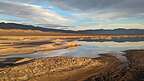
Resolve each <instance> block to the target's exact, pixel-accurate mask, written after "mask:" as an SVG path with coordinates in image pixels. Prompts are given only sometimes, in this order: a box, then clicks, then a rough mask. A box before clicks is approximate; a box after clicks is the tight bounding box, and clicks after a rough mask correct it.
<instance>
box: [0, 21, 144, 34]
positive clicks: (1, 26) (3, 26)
mask: <svg viewBox="0 0 144 81" xmlns="http://www.w3.org/2000/svg"><path fill="white" fill-rule="evenodd" d="M0 29H20V30H37V31H41V32H56V33H57V32H59V33H74V34H144V29H114V30H105V29H98V30H80V31H72V30H60V29H51V28H43V27H38V26H37V27H36V26H32V25H23V24H15V23H0Z"/></svg>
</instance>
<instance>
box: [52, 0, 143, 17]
mask: <svg viewBox="0 0 144 81" xmlns="http://www.w3.org/2000/svg"><path fill="white" fill-rule="evenodd" d="M52 3H53V4H54V5H56V6H59V7H61V8H63V9H66V10H72V11H75V12H77V13H76V15H79V16H80V15H82V16H83V17H89V18H95V19H117V18H125V17H132V16H139V14H141V13H144V5H143V4H144V0H53V1H52Z"/></svg>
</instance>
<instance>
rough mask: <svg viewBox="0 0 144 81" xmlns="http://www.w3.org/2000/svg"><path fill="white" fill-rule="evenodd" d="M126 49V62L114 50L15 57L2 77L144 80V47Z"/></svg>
mask: <svg viewBox="0 0 144 81" xmlns="http://www.w3.org/2000/svg"><path fill="white" fill-rule="evenodd" d="M125 52H126V54H125V56H126V57H127V60H128V61H127V62H126V63H124V62H122V61H120V60H119V59H118V58H117V57H115V56H112V55H111V54H102V55H101V57H98V58H86V57H83V58H82V57H49V58H41V59H26V58H25V60H23V59H22V58H19V59H18V58H17V60H14V59H11V60H13V63H8V64H6V65H3V66H0V77H1V78H0V81H143V78H144V77H143V74H144V73H143V72H144V63H143V62H144V50H128V51H125ZM8 60H10V59H8ZM5 61H6V60H5Z"/></svg>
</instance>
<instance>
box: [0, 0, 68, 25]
mask: <svg viewBox="0 0 144 81" xmlns="http://www.w3.org/2000/svg"><path fill="white" fill-rule="evenodd" d="M0 14H5V15H10V16H15V17H19V18H26V19H29V20H31V21H32V22H35V23H40V24H48V23H53V24H61V25H62V24H64V25H65V24H69V19H68V18H65V17H63V16H61V15H59V14H57V13H54V12H52V11H50V10H48V9H44V8H42V7H41V6H36V5H31V4H26V3H17V2H11V1H5V2H4V1H0Z"/></svg>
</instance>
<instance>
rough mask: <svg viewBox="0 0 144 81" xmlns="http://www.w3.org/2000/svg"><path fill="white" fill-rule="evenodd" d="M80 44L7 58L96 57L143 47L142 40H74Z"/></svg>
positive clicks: (143, 42)
mask: <svg viewBox="0 0 144 81" xmlns="http://www.w3.org/2000/svg"><path fill="white" fill-rule="evenodd" d="M76 42H78V43H79V44H81V46H78V47H74V48H68V49H60V50H53V51H48V52H36V53H33V54H17V55H10V56H7V58H17V57H24V58H25V57H26V58H40V57H53V56H75V57H97V56H99V54H103V53H113V54H115V55H117V54H120V53H123V52H122V51H125V50H130V49H144V41H137V42H128V41H126V42H114V41H103V42H99V41H76Z"/></svg>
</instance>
